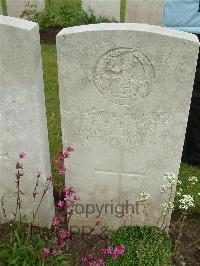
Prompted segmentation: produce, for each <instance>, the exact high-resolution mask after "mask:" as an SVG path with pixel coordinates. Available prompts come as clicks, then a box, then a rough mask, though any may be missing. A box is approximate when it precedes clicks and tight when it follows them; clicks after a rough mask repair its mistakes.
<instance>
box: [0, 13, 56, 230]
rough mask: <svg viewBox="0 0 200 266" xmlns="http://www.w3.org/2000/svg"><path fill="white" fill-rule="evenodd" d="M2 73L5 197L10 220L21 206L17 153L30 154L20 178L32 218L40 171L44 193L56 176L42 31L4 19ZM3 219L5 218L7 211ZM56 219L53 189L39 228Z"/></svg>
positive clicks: (0, 25)
mask: <svg viewBox="0 0 200 266" xmlns="http://www.w3.org/2000/svg"><path fill="white" fill-rule="evenodd" d="M0 73H1V79H0V92H1V106H0V114H1V120H0V130H1V139H0V148H1V149H0V196H1V197H5V203H6V213H7V215H8V218H11V217H10V214H11V212H13V211H14V210H15V206H16V197H15V194H14V192H15V191H16V183H15V180H16V178H15V172H16V170H15V164H16V161H18V160H19V159H18V154H19V153H20V152H21V151H23V152H25V153H26V154H27V156H26V158H24V159H23V163H24V170H23V171H24V173H25V174H24V176H23V177H21V183H22V190H23V192H24V194H25V195H24V196H23V198H24V203H23V205H22V209H23V214H26V215H27V216H28V217H29V218H30V219H31V218H32V217H30V215H31V212H32V208H33V196H32V193H33V190H34V186H35V181H36V176H37V173H38V171H39V172H41V177H40V183H39V187H38V191H39V192H40V193H42V192H43V186H44V184H45V183H46V180H47V177H48V176H49V175H50V173H51V172H50V157H49V146H48V132H47V122H46V110H45V99H44V88H43V78H42V64H41V54H40V40H39V28H38V25H37V24H36V23H33V22H28V21H26V20H21V19H16V18H10V17H4V16H0ZM40 196H41V195H38V196H37V198H38V199H39V197H40ZM36 205H37V204H36ZM0 214H1V216H2V210H1V213H0ZM53 215H54V204H53V194H52V189H50V190H49V191H48V193H47V195H46V197H45V199H44V202H43V204H42V206H41V209H40V211H39V214H38V218H39V220H40V225H44V226H46V225H47V226H48V225H50V223H51V219H52V216H53Z"/></svg>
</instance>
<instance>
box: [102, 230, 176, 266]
mask: <svg viewBox="0 0 200 266" xmlns="http://www.w3.org/2000/svg"><path fill="white" fill-rule="evenodd" d="M121 243H123V244H124V245H125V247H126V250H125V254H124V256H123V257H121V258H120V259H119V260H112V259H109V260H107V263H106V265H109V266H110V265H124V266H125V265H126V266H128V265H130V266H134V265H135V266H136V265H141V266H150V265H152V266H156V265H165V266H167V265H171V257H172V243H171V239H170V237H169V235H168V234H167V233H166V232H164V231H162V230H161V229H159V228H157V227H139V226H136V227H122V228H120V229H119V230H118V231H116V232H114V233H113V234H112V239H111V245H112V246H115V245H120V244H121Z"/></svg>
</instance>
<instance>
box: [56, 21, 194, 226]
mask: <svg viewBox="0 0 200 266" xmlns="http://www.w3.org/2000/svg"><path fill="white" fill-rule="evenodd" d="M198 48H199V43H198V39H197V37H196V36H194V35H192V34H189V33H184V32H179V31H174V30H167V29H162V28H161V27H156V26H150V25H142V24H114V23H110V24H99V25H88V26H80V27H73V28H68V29H63V30H62V31H61V32H60V33H59V34H58V35H57V54H58V69H59V84H60V104H61V117H62V136H63V144H64V146H66V145H72V146H73V147H74V148H75V151H76V152H75V154H74V155H73V157H72V159H71V161H70V171H69V173H68V174H67V175H66V183H67V184H68V185H73V186H74V187H75V188H76V189H77V190H78V193H79V194H80V197H81V203H82V204H83V205H84V206H85V204H93V205H92V206H93V207H95V204H97V205H98V207H99V209H101V206H102V204H109V205H110V206H111V204H114V206H115V208H117V207H116V204H125V203H126V200H128V202H129V203H130V204H135V203H136V200H137V198H138V194H139V193H140V192H141V191H143V190H145V191H147V192H149V193H150V194H151V198H152V209H151V211H150V215H151V218H152V224H155V222H154V221H155V218H158V216H159V215H160V204H161V194H160V185H161V184H162V183H163V179H162V176H163V173H164V172H166V171H172V172H174V173H175V174H178V170H179V164H180V158H181V152H182V147H183V140H184V134H185V128H186V122H187V116H188V109H189V104H190V98H191V92H192V84H193V80H194V73H195V67H196V60H197V55H198ZM92 206H91V207H90V212H92V209H93V207H92ZM79 207H80V208H79V209H78V211H77V212H78V213H80V214H81V215H80V216H77V217H76V216H74V220H73V222H72V224H76V225H77V224H79V225H82V226H83V225H94V223H95V221H96V219H97V218H96V215H98V213H97V212H94V213H93V215H89V217H88V219H86V217H85V209H83V207H81V206H79ZM104 207H105V205H104ZM119 207H120V206H119ZM95 208H96V207H95ZM115 208H114V210H113V213H111V212H112V211H111V209H110V208H109V207H107V214H106V215H103V216H101V217H100V218H102V219H103V221H105V223H106V224H107V225H109V226H111V227H112V228H116V227H118V226H121V225H123V224H124V218H117V217H116V216H117V209H115ZM96 210H97V209H96ZM103 212H104V211H102V213H103ZM140 214H141V213H140ZM118 216H120V215H118ZM126 218H127V219H128V220H130V216H129V217H126ZM136 218H137V220H138V223H141V216H140V215H136ZM136 218H134V221H135V222H136V220H135V219H136Z"/></svg>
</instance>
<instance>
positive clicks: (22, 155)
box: [19, 151, 26, 159]
mask: <svg viewBox="0 0 200 266" xmlns="http://www.w3.org/2000/svg"><path fill="white" fill-rule="evenodd" d="M25 156H26V153H24V152H23V151H22V152H20V154H19V158H20V159H23V158H25Z"/></svg>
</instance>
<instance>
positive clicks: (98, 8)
mask: <svg viewBox="0 0 200 266" xmlns="http://www.w3.org/2000/svg"><path fill="white" fill-rule="evenodd" d="M120 6H121V0H82V9H83V10H84V11H86V12H88V11H89V10H90V9H92V10H93V11H94V14H95V15H96V16H103V17H107V18H109V19H112V18H115V19H116V20H117V21H120Z"/></svg>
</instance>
